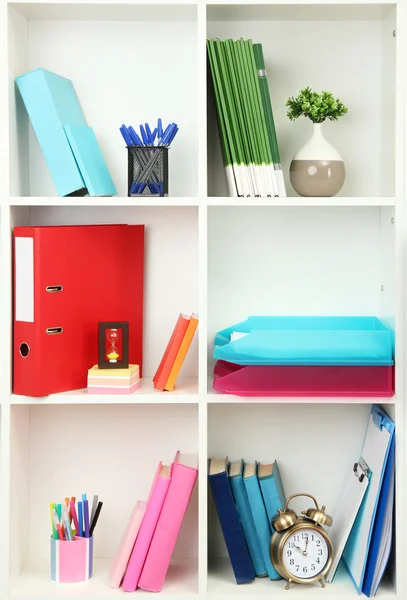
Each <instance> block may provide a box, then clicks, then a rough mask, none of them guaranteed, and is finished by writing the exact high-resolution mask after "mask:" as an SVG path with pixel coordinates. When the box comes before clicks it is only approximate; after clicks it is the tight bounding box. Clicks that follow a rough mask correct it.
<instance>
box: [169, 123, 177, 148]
mask: <svg viewBox="0 0 407 600" xmlns="http://www.w3.org/2000/svg"><path fill="white" fill-rule="evenodd" d="M174 125H175V127H174V128H173V130H172V131H171V134H170V136H169V140H168V145H170V144H171V143H172V140H173V139H174V138H175V136H176V135H177V131H178V126H177V125H176V123H174Z"/></svg>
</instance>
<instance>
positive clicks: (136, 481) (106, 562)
mask: <svg viewBox="0 0 407 600" xmlns="http://www.w3.org/2000/svg"><path fill="white" fill-rule="evenodd" d="M177 450H180V451H181V452H183V453H184V454H187V455H191V454H195V453H197V452H198V410H197V406H192V405H190V406H184V405H183V406H181V405H174V404H173V405H168V406H165V407H164V406H161V407H159V406H156V405H152V406H146V405H143V406H126V405H120V404H117V405H116V406H114V407H112V406H69V405H66V406H12V407H11V441H10V467H11V478H10V507H11V509H10V530H11V536H10V597H11V598H16V599H17V598H21V599H22V598H53V599H54V598H59V597H67V596H69V597H71V595H72V594H75V595H76V594H78V595H79V596H80V597H86V598H92V599H93V600H99V599H102V600H103V599H104V598H111V597H114V596H117V594H119V593H120V592H119V591H118V590H113V589H110V588H109V575H108V574H109V567H110V564H111V561H112V558H113V556H114V553H115V552H116V549H117V547H118V544H119V542H120V538H121V536H122V534H123V532H124V529H125V527H126V525H127V521H128V519H129V517H130V514H131V511H132V509H133V507H134V504H135V503H136V501H137V499H140V500H147V498H148V494H149V490H150V486H151V485H152V482H153V479H154V475H155V472H156V469H157V464H158V462H159V461H160V460H162V462H163V464H170V463H171V461H172V460H173V459H174V456H175V453H176V451H177ZM197 489H198V485H196V487H195V490H194V492H193V495H192V497H191V500H190V503H189V506H188V509H187V513H186V515H185V518H184V521H183V524H182V528H181V531H180V534H179V537H178V540H177V544H176V547H175V550H174V554H173V557H172V561H171V565H170V568H169V571H168V574H167V578H166V581H165V585H164V588H163V592H162V593H163V595H164V596H167V595H169V596H172V597H174V598H178V597H193V596H194V595H197V594H198V567H197V556H198V493H197ZM84 492H86V493H87V494H88V497H93V494H98V495H99V500H102V501H103V508H102V511H101V514H100V519H99V521H98V525H97V528H96V529H95V534H94V565H93V576H92V578H91V579H90V580H89V581H88V582H86V583H83V584H77V585H74V586H73V587H74V588H75V589H73V587H72V584H65V585H64V584H57V583H54V582H53V581H51V577H50V557H49V552H50V542H49V537H48V532H49V531H50V522H49V502H50V501H52V500H54V501H56V502H58V501H61V502H62V501H63V498H64V497H65V496H67V495H76V496H77V497H78V496H79V497H80V495H81V494H82V493H84ZM138 593H139V592H138ZM140 593H141V594H142V595H143V596H147V595H148V593H147V592H140Z"/></svg>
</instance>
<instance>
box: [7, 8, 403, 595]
mask: <svg viewBox="0 0 407 600" xmlns="http://www.w3.org/2000/svg"><path fill="white" fill-rule="evenodd" d="M406 10H407V7H406V3H405V2H404V0H400V1H399V2H387V1H382V2H377V1H376V0H369V1H367V2H365V1H363V0H360V1H359V2H357V1H355V0H342V1H339V2H338V1H337V0H334V1H333V2H329V1H327V0H325V1H322V2H320V1H318V0H317V1H316V2H310V1H309V0H308V1H304V0H280V1H276V2H271V1H268V0H257V2H256V3H255V4H251V3H250V2H248V1H246V2H244V1H240V0H222V1H219V2H218V1H217V0H212V1H208V2H204V1H203V0H196V1H195V2H193V1H189V0H177V1H174V0H172V1H169V0H160V1H159V2H155V1H153V2H149V1H147V0H145V1H144V3H143V2H138V1H137V0H122V1H121V2H120V4H115V3H113V2H112V1H111V0H110V1H104V0H98V1H97V2H93V1H92V0H87V2H86V3H85V4H83V3H81V2H80V1H79V0H72V1H71V2H58V1H56V0H50V1H43V2H32V1H30V0H29V1H25V2H12V3H7V2H4V3H3V7H2V12H1V18H0V19H1V20H0V26H1V31H2V33H3V34H4V35H3V39H4V40H5V43H3V45H2V50H1V53H0V61H1V62H0V73H1V77H2V81H3V86H1V87H0V94H1V107H2V114H3V132H4V135H3V136H2V137H1V139H0V148H1V156H2V161H1V163H0V170H1V175H2V181H3V185H4V193H3V195H2V197H1V201H0V223H1V239H0V260H1V262H0V301H1V312H0V319H1V321H0V325H1V329H0V334H1V339H2V346H1V351H0V352H1V361H0V365H1V369H2V371H1V394H0V402H1V404H0V416H1V419H0V423H1V425H0V512H1V514H2V515H4V519H3V521H4V523H3V527H2V535H1V536H0V598H2V599H3V598H4V599H5V600H11V599H23V598H24V600H28V599H30V598H33V599H34V598H52V599H53V600H57V599H58V598H62V597H65V596H70V595H73V594H74V595H77V596H81V597H84V598H85V597H86V598H91V599H94V600H103V599H104V598H113V597H118V594H119V593H120V592H119V591H117V590H111V589H109V587H108V578H107V572H108V567H109V562H110V559H111V557H112V555H113V553H114V551H115V548H116V546H117V542H118V539H119V536H120V534H121V532H122V530H123V528H124V526H125V524H126V521H127V518H128V515H129V513H130V510H131V507H132V504H133V503H134V502H135V501H136V500H137V499H139V498H140V499H143V498H146V496H147V494H148V488H149V486H150V484H151V478H152V475H153V473H154V468H155V466H156V463H157V461H158V460H160V459H162V460H163V461H164V462H166V461H167V462H168V461H170V460H171V459H172V456H173V454H174V453H175V451H176V450H177V449H178V448H179V449H181V450H182V451H184V452H186V453H193V452H199V467H200V475H199V478H198V483H197V486H196V490H195V492H194V495H193V498H192V502H191V505H190V507H189V509H188V514H187V516H186V520H185V522H184V524H183V526H182V530H181V534H180V538H179V541H178V543H177V547H176V550H175V554H174V558H173V560H172V563H171V567H170V570H169V573H168V577H167V580H166V583H165V587H164V590H163V592H162V594H161V596H163V597H167V596H168V597H182V598H188V599H189V598H191V599H192V598H202V599H206V598H207V599H210V598H214V599H215V600H216V599H218V598H219V599H220V598H225V597H226V598H228V597H229V598H232V597H233V598H235V597H241V598H246V599H250V598H251V597H257V596H259V597H266V595H269V594H272V595H273V596H274V597H279V596H281V597H284V596H285V594H286V592H285V590H284V586H283V583H282V582H276V583H271V582H269V581H266V580H256V581H255V582H254V583H253V584H251V585H249V586H237V585H236V584H235V583H234V581H233V576H232V572H231V568H230V564H229V561H228V560H227V558H226V550H225V545H224V542H223V540H222V536H221V534H220V530H219V524H218V522H217V518H216V515H215V513H214V507H213V503H212V499H211V496H210V494H208V485H207V458H208V457H211V456H224V455H225V454H227V455H228V456H229V457H230V458H232V459H234V458H239V457H241V456H243V457H244V458H245V459H247V460H253V459H258V460H262V461H271V460H273V459H274V458H277V459H278V461H279V464H280V467H281V471H282V475H283V478H284V483H285V487H286V492H287V493H291V492H297V491H301V490H305V491H310V492H311V493H315V495H316V496H317V498H318V499H319V500H320V501H321V502H323V503H326V504H327V507H328V508H329V510H331V511H332V512H333V511H334V509H335V507H336V505H337V503H338V502H339V501H340V493H341V485H342V482H343V479H344V476H345V474H346V469H347V467H348V465H349V463H352V462H353V461H354V459H355V456H356V457H357V456H358V454H359V451H360V447H361V444H362V439H363V432H364V427H365V424H366V419H367V415H368V413H369V410H370V407H371V404H372V403H374V402H375V400H374V399H371V398H343V399H340V398H333V399H332V398H309V399H305V398H255V399H253V398H249V399H242V398H237V397H233V396H223V395H221V394H218V393H214V392H213V390H212V381H211V380H212V369H213V359H212V353H213V337H214V334H215V333H216V331H217V330H218V329H220V328H222V327H225V326H227V325H229V324H231V323H233V322H235V321H236V322H237V321H239V320H242V319H244V318H245V317H247V316H248V315H250V314H260V313H262V312H263V313H268V314H324V315H325V314H326V315H330V314H336V315H349V314H374V315H377V316H378V317H380V318H383V319H385V320H386V321H389V322H391V323H392V324H393V325H394V326H395V330H396V363H397V366H398V368H397V371H396V393H395V396H394V397H392V398H388V399H383V402H382V404H383V406H384V408H385V409H386V410H387V411H388V412H389V414H390V416H392V417H393V418H394V419H395V422H396V430H397V503H396V516H397V530H396V537H395V552H394V554H393V556H392V561H391V568H390V572H389V574H388V576H386V580H385V581H384V582H383V584H382V586H381V588H380V590H379V598H381V599H382V600H383V599H385V600H390V599H392V600H393V599H394V600H399V599H400V600H402V599H404V598H405V596H406V593H407V585H406V583H407V581H406V575H405V561H406V557H407V552H406V550H407V549H406V547H405V541H404V533H403V532H404V529H405V526H406V508H407V504H406V501H407V494H406V493H405V491H404V488H405V482H406V480H405V469H406V461H405V435H406V426H407V423H406V413H405V410H404V402H405V392H404V387H405V386H404V371H405V367H406V364H405V358H404V357H405V352H404V344H405V343H406V330H405V316H404V297H405V295H404V269H405V268H406V265H407V260H406V257H405V256H404V250H403V249H404V247H405V231H406V225H407V219H406V214H405V170H406V167H405V159H406V157H405V150H404V148H405V139H406V130H405V123H406V118H405V117H406V116H407V103H406V97H405V71H406V62H405V56H406V42H405V39H406V34H407V21H406ZM393 32H395V37H394V35H393ZM215 35H219V36H220V37H222V38H225V37H227V36H232V37H237V36H240V35H242V36H243V37H246V38H247V37H250V36H252V37H253V39H254V40H256V41H259V42H262V44H263V47H264V51H265V58H266V67H267V70H268V75H269V81H270V89H271V95H272V102H273V109H274V113H275V118H276V126H277V132H278V137H279V142H280V150H281V155H282V162H283V166H284V169H285V180H286V183H287V184H288V183H289V180H288V176H287V169H288V167H289V163H290V160H291V158H292V155H293V154H294V153H295V151H296V150H297V149H298V148H299V147H300V146H301V145H302V144H303V143H304V141H305V140H306V138H307V136H308V133H309V124H308V123H307V122H306V121H303V122H297V123H290V122H289V121H288V120H287V118H286V116H285V108H284V102H285V100H286V98H287V97H288V96H289V95H292V94H294V93H295V92H296V91H298V90H299V89H300V88H301V87H304V86H305V85H311V86H313V87H315V88H327V89H330V90H332V91H333V92H334V93H335V94H336V95H338V96H339V97H341V99H343V101H344V102H345V103H346V104H347V105H348V106H349V114H348V115H347V116H346V117H345V118H344V119H342V120H341V121H340V122H338V123H333V124H327V125H326V136H327V138H328V139H330V140H331V141H332V143H333V144H334V145H336V146H337V147H338V149H339V150H340V152H341V154H342V155H343V158H344V160H345V163H346V168H347V178H346V183H345V186H344V188H343V190H342V191H341V194H340V195H339V196H337V197H335V198H299V197H297V196H295V195H294V192H293V190H292V189H291V188H290V186H289V185H287V187H288V193H289V197H288V198H286V199H284V198H275V199H265V198H253V199H241V198H227V197H225V193H226V192H225V185H224V176H223V165H222V159H221V153H220V148H219V143H218V134H217V128H216V122H215V114H214V106H213V101H212V98H211V94H210V86H208V85H207V72H206V48H205V40H206V38H207V37H212V36H215ZM38 66H41V67H45V68H48V69H51V70H54V71H56V72H58V73H61V74H63V75H66V76H68V77H70V78H71V79H72V81H73V83H74V85H75V88H76V90H77V92H78V96H79V100H80V102H81V105H82V107H83V109H84V112H85V116H86V118H87V120H88V122H89V124H90V125H92V126H93V127H94V130H95V133H96V135H97V138H98V140H99V142H100V144H101V148H102V151H103V154H104V156H105V158H106V162H107V165H108V167H109V169H110V171H111V173H112V176H113V179H114V181H115V183H116V186H117V188H118V192H119V196H118V197H115V198H59V197H56V193H55V190H54V188H53V186H52V182H51V179H50V176H49V174H48V171H47V168H46V165H45V163H44V160H43V157H42V154H41V151H40V149H39V146H38V143H37V141H36V139H35V136H34V134H33V132H32V129H31V126H30V124H29V122H28V119H27V116H26V115H25V112H24V109H23V106H22V103H21V100H20V99H19V96H18V93H16V90H15V85H14V78H15V77H16V76H17V75H19V74H21V73H23V72H25V71H27V70H28V69H31V68H35V67H38ZM208 88H209V89H208ZM157 116H161V117H162V118H163V121H164V122H167V121H169V120H175V121H176V122H178V123H179V125H180V132H179V134H178V136H177V139H176V142H174V145H173V148H172V149H171V151H170V194H171V195H170V196H169V197H168V198H154V199H152V200H148V199H146V198H142V199H141V200H140V199H137V198H127V197H126V173H127V156H126V151H125V148H124V144H123V142H122V140H121V137H120V134H119V131H118V127H119V126H120V125H121V123H122V122H125V123H127V124H130V123H133V124H134V125H135V126H136V125H138V123H139V122H142V121H146V120H153V119H155V118H156V117H157ZM107 222H113V223H119V222H126V223H145V224H146V296H145V319H144V325H145V336H144V352H145V365H144V375H145V377H144V379H143V382H142V386H141V389H140V391H139V392H137V393H136V394H134V395H132V396H130V397H128V398H123V397H115V396H114V395H111V396H103V397H101V396H98V395H95V396H91V395H89V394H87V393H86V390H79V391H77V392H72V393H66V394H59V395H56V396H48V397H45V398H39V399H35V398H29V397H24V396H16V395H13V393H12V385H11V359H10V347H11V344H12V336H11V325H12V312H11V306H12V304H11V297H12V277H11V232H12V229H13V227H14V226H16V225H35V224H38V225H40V224H41V225H45V224H47V225H55V224H75V223H107ZM180 311H183V312H192V311H198V312H199V315H200V324H199V336H197V337H196V339H195V341H194V345H193V347H192V348H191V351H190V353H189V355H188V358H187V361H186V364H185V365H184V367H183V369H182V378H181V380H180V382H179V385H178V389H177V391H176V392H174V393H171V394H159V393H158V392H155V391H154V390H153V389H152V384H151V376H152V375H153V373H154V370H155V368H156V366H157V364H158V361H159V359H160V356H161V353H162V351H163V349H164V347H165V344H166V341H167V339H168V337H169V335H170V332H171V329H172V327H173V324H174V321H175V319H176V316H177V314H178V312H180ZM208 382H209V383H208ZM166 405H167V406H166ZM316 423H317V425H316ZM62 428H63V431H64V434H65V432H68V433H67V434H66V435H64V437H61V435H60V434H59V432H60V431H61V430H62ZM294 430H295V432H296V433H295V435H293V433H292V431H294ZM69 432H70V434H69ZM66 440H68V442H69V440H71V444H70V446H67V443H68V442H67V441H66ZM67 448H70V456H71V460H70V461H68V462H67V461H66V456H67ZM61 464H63V465H64V469H61V468H60V466H61ZM327 465H328V467H327ZM82 488H86V490H85V489H82ZM67 490H68V491H70V490H73V491H76V493H77V494H80V493H81V492H82V491H87V492H88V493H89V494H92V493H99V494H100V496H101V497H102V498H103V500H104V502H105V505H104V509H103V512H102V516H101V521H100V525H99V526H98V529H99V528H100V529H99V531H98V535H97V541H96V545H95V546H96V547H95V569H94V576H93V578H92V580H91V581H89V582H88V583H86V584H85V585H81V586H77V587H75V590H73V588H71V587H69V586H68V587H67V586H62V585H56V584H53V583H52V582H51V581H50V578H49V573H48V568H49V565H48V541H47V536H48V531H49V526H48V512H47V506H48V502H49V501H50V499H52V498H55V497H59V496H60V497H63V496H64V495H65V492H66V491H67ZM137 593H138V594H139V593H140V594H141V595H142V596H147V593H144V592H140V591H139V592H137ZM290 594H294V595H296V596H298V597H299V596H300V595H304V594H305V596H307V597H308V598H311V597H312V598H314V597H316V595H317V594H321V595H328V596H329V598H330V599H331V600H339V599H341V600H342V599H343V598H357V592H356V590H355V588H354V586H353V584H352V583H351V581H350V578H349V577H348V575H347V574H346V573H344V572H341V573H340V574H339V576H338V577H337V579H336V580H335V581H334V583H333V584H332V585H330V586H328V587H327V588H326V589H325V590H318V589H316V588H314V587H308V588H305V589H304V588H301V587H299V586H296V587H294V588H293V589H292V590H290Z"/></svg>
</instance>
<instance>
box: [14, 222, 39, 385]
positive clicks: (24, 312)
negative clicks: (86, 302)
mask: <svg viewBox="0 0 407 600" xmlns="http://www.w3.org/2000/svg"><path fill="white" fill-rule="evenodd" d="M35 238H36V236H35V229H33V228H32V227H15V229H14V240H13V246H14V341H13V362H14V367H13V373H14V376H13V392H14V393H15V394H21V395H30V396H42V395H45V394H46V392H45V390H44V389H42V385H41V380H42V377H41V366H40V358H41V348H40V328H39V327H38V323H37V319H38V318H39V314H38V307H37V306H36V302H35V297H36V295H37V293H38V291H37V288H38V285H39V281H38V280H39V272H38V264H37V263H38V248H37V247H36V239H35Z"/></svg>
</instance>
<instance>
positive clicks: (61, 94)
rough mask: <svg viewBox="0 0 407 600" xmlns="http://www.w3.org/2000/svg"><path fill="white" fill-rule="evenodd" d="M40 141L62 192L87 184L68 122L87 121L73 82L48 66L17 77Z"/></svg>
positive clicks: (81, 123) (81, 187)
mask: <svg viewBox="0 0 407 600" xmlns="http://www.w3.org/2000/svg"><path fill="white" fill-rule="evenodd" d="M16 82H17V86H18V89H19V90H20V93H21V96H22V98H23V101H24V104H25V107H26V109H27V112H28V115H29V117H30V120H31V123H32V126H33V129H34V131H35V134H36V136H37V138H38V142H39V144H40V146H41V149H42V151H43V153H44V157H45V160H46V162H47V165H48V168H49V170H50V173H51V176H52V179H53V182H54V184H55V187H56V189H57V192H58V194H59V195H60V196H67V195H68V194H74V193H75V192H78V191H79V190H81V189H83V188H85V187H86V186H85V183H84V181H83V178H82V175H81V172H80V170H79V167H78V165H77V163H76V161H75V157H74V155H73V153H72V149H71V146H70V145H69V141H68V139H67V137H66V134H65V131H64V125H67V124H69V125H85V126H86V121H85V117H84V116H83V113H82V109H81V107H80V104H79V100H78V97H77V95H76V92H75V90H74V87H73V85H72V82H71V81H70V80H69V79H66V78H65V77H61V76H60V75H57V74H55V73H51V72H50V71H47V70H45V69H35V71H30V72H28V73H25V74H24V75H21V76H20V77H17V78H16Z"/></svg>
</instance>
